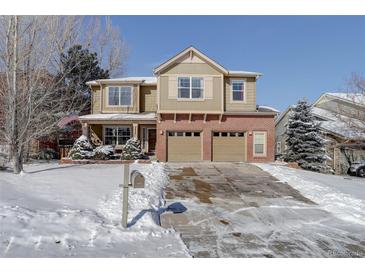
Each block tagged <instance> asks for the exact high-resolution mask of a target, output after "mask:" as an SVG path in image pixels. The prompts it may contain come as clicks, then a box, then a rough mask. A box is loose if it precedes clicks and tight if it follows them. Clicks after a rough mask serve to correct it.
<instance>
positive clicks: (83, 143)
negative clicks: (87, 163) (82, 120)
mask: <svg viewBox="0 0 365 274" xmlns="http://www.w3.org/2000/svg"><path fill="white" fill-rule="evenodd" d="M94 155H95V152H94V151H93V146H92V145H91V143H90V142H89V140H88V139H87V138H86V137H85V136H84V135H82V136H80V137H79V138H78V139H77V140H76V141H75V143H74V145H73V147H72V148H71V150H70V152H69V153H68V157H69V158H71V159H73V160H80V159H91V158H93V157H94Z"/></svg>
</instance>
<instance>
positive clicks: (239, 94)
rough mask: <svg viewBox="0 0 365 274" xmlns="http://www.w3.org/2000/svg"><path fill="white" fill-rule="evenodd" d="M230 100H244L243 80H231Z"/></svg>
mask: <svg viewBox="0 0 365 274" xmlns="http://www.w3.org/2000/svg"><path fill="white" fill-rule="evenodd" d="M231 84H232V101H244V100H245V81H244V80H232V82H231Z"/></svg>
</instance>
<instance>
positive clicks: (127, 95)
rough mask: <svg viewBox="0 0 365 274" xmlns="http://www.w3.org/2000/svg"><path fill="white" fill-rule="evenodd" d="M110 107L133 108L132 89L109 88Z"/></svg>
mask: <svg viewBox="0 0 365 274" xmlns="http://www.w3.org/2000/svg"><path fill="white" fill-rule="evenodd" d="M108 104H109V106H131V105H132V87H129V86H128V87H127V86H122V87H109V88H108Z"/></svg>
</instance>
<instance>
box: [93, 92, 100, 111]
mask: <svg viewBox="0 0 365 274" xmlns="http://www.w3.org/2000/svg"><path fill="white" fill-rule="evenodd" d="M91 91H92V92H91V94H92V96H91V100H92V101H91V102H92V103H91V104H92V110H91V111H92V113H93V114H95V113H100V88H99V87H93V88H92V90H91Z"/></svg>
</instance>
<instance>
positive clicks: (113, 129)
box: [104, 126, 132, 146]
mask: <svg viewBox="0 0 365 274" xmlns="http://www.w3.org/2000/svg"><path fill="white" fill-rule="evenodd" d="M131 137H132V134H131V128H130V127H129V126H106V127H104V144H105V145H112V146H115V145H124V144H125V143H126V142H127V141H128V140H129V139H130V138H131Z"/></svg>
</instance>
